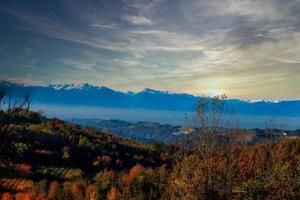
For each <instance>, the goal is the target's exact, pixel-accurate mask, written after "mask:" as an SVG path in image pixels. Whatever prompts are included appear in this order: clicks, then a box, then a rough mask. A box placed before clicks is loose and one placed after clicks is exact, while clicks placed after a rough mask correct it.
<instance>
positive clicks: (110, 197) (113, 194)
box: [107, 187, 118, 200]
mask: <svg viewBox="0 0 300 200" xmlns="http://www.w3.org/2000/svg"><path fill="white" fill-rule="evenodd" d="M117 198H118V191H117V189H116V188H115V187H112V188H111V190H110V191H109V193H108V194H107V200H117Z"/></svg>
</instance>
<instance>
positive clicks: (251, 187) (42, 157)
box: [0, 110, 300, 200]
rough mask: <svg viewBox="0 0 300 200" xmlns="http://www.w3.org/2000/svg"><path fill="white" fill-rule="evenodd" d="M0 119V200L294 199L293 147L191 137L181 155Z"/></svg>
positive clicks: (297, 188)
mask: <svg viewBox="0 0 300 200" xmlns="http://www.w3.org/2000/svg"><path fill="white" fill-rule="evenodd" d="M0 115H1V116H0V117H1V118H0V119H1V121H0V138H1V140H0V193H1V196H2V199H3V200H4V199H26V200H27V199H39V200H41V199H109V200H116V199H124V200H125V199H136V200H140V199H145V200H146V199H147V200H148V199H187V200H194V199H299V197H300V139H288V140H281V141H280V142H277V143H271V142H268V143H260V144H257V145H255V146H248V145H247V144H243V143H238V142H236V141H235V142H227V143H226V145H222V146H218V145H210V144H212V143H203V142H202V140H201V138H199V137H195V138H192V139H193V141H198V142H195V143H193V144H195V146H194V145H187V146H188V148H185V147H184V146H182V145H181V144H178V145H177V146H176V145H163V144H143V143H139V142H135V141H132V140H129V139H124V138H122V137H117V136H114V135H111V134H109V133H107V132H105V131H104V132H99V131H98V132H97V131H94V130H92V129H90V128H81V127H79V126H77V125H75V124H71V123H66V122H64V121H61V120H59V119H47V118H44V117H43V116H41V114H39V113H36V112H30V111H27V110H19V111H5V112H4V111H0ZM203 141H206V142H208V141H209V140H203ZM188 144H191V143H188Z"/></svg>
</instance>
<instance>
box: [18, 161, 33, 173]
mask: <svg viewBox="0 0 300 200" xmlns="http://www.w3.org/2000/svg"><path fill="white" fill-rule="evenodd" d="M15 166H16V169H18V170H19V171H21V172H23V173H25V174H30V173H31V166H30V165H28V164H24V163H23V164H15Z"/></svg>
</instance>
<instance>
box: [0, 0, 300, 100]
mask: <svg viewBox="0 0 300 200" xmlns="http://www.w3.org/2000/svg"><path fill="white" fill-rule="evenodd" d="M299 10H300V1H299V0H286V1H282V0H264V1H262V0H252V1H250V0H210V1H208V0H152V1H151V0H145V1H143V0H135V1H132V0H102V1H100V0H89V1H82V0H51V1H40V0H26V1H21V0H1V2H0V27H1V33H0V79H5V80H10V81H17V82H26V83H32V84H49V83H80V82H89V83H91V84H94V85H105V86H108V87H111V88H114V89H118V90H123V91H127V90H132V91H138V90H141V89H143V88H145V87H150V88H156V89H160V90H171V91H175V92H187V93H192V94H196V95H200V94H209V95H214V94H219V93H226V94H227V95H228V96H229V97H232V98H250V99H256V98H268V99H287V98H291V99H294V98H299V97H300V78H299V77H300V56H299V55H300V12H299Z"/></svg>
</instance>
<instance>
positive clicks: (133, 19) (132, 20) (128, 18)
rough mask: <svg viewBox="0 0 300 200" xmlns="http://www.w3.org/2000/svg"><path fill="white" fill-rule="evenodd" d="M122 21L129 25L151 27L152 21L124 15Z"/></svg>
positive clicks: (141, 17)
mask: <svg viewBox="0 0 300 200" xmlns="http://www.w3.org/2000/svg"><path fill="white" fill-rule="evenodd" d="M123 19H124V20H125V21H127V22H129V23H130V24H134V25H151V24H153V21H152V20H151V19H149V18H146V17H143V16H130V15H125V16H124V17H123Z"/></svg>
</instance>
